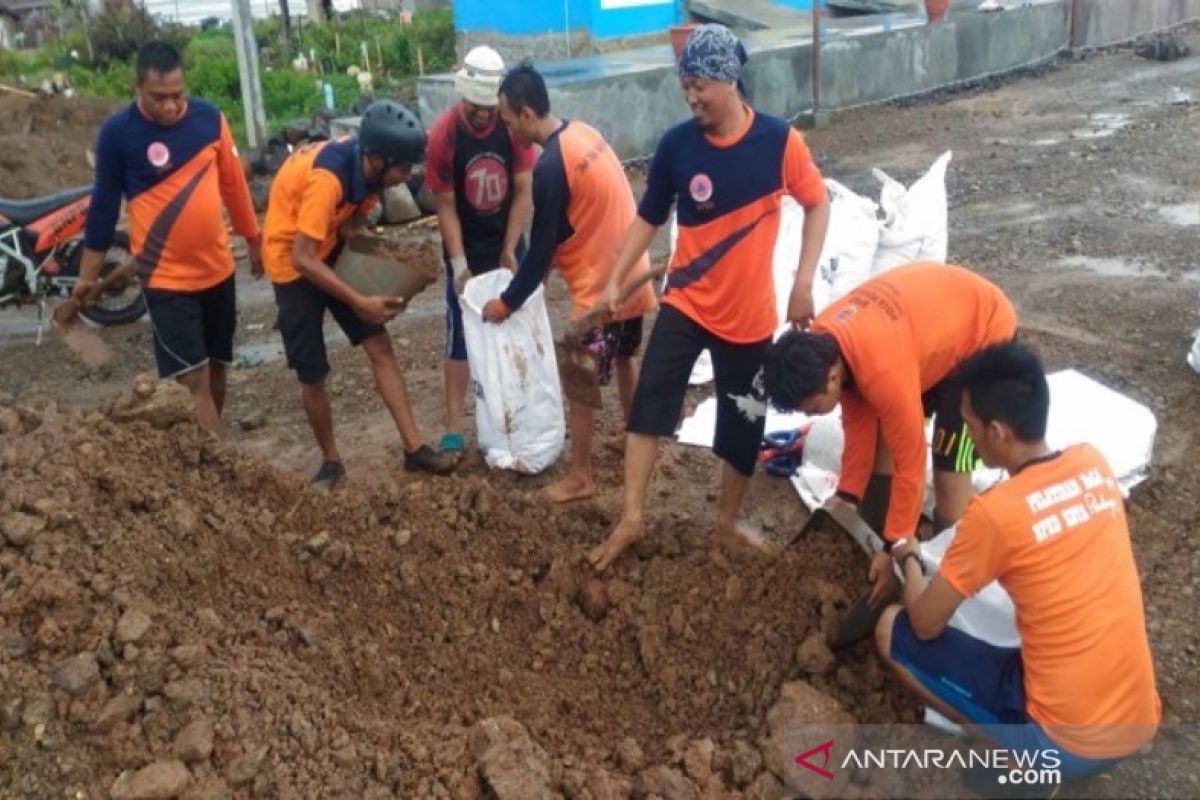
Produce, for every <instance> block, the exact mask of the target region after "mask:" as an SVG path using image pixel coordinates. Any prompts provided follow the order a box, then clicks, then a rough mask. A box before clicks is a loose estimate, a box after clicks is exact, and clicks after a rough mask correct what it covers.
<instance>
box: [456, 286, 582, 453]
mask: <svg viewBox="0 0 1200 800" xmlns="http://www.w3.org/2000/svg"><path fill="white" fill-rule="evenodd" d="M511 280H512V273H511V272H509V271H508V270H506V269H498V270H494V271H492V272H487V273H484V274H483V275H480V276H478V277H476V278H472V279H471V280H469V281H467V285H466V287H465V288H464V290H463V297H462V309H463V336H464V338H465V339H466V343H467V359H468V362H469V363H470V365H471V382H472V384H473V385H474V389H475V422H476V424H477V427H478V436H479V447H480V449H482V450H483V454H484V458H485V460H486V461H487V464H488V466H489V467H493V468H499V469H511V470H514V471H516V472H522V473H525V474H528V475H534V474H537V473H538V472H541V471H542V470H544V469H545V468H546V467H548V466H550V465H551V464H553V463H554V462H555V461H557V460H558V456H559V454H560V453H562V449H563V441H564V439H565V438H566V424H565V421H564V419H563V399H562V387H561V384H560V383H559V379H558V362H557V361H555V357H554V336H553V333H552V332H551V330H550V318H549V317H548V316H547V315H546V303H545V299H544V294H543V290H542V287H540V286H539V287H538V289H537V291H535V292H534V293H533V294H532V295H530V297H529V299H528V300H526V301H525V304H524V305H523V306H521V308H519V309H517V311H516V312H515V313H514V314H513V315H512V316H511V317H509V318H508V319H507V320H505V321H504V322H502V323H500V324H498V325H495V324H491V323H486V322H484V321H483V316H482V312H483V307H484V306H485V305H486V304H487V302H488V301H489V300H491V299H492V298H494V297H498V296H499V295H500V293H501V292H503V291H504V289H505V288H506V287H507V286H508V284H509V282H510V281H511Z"/></svg>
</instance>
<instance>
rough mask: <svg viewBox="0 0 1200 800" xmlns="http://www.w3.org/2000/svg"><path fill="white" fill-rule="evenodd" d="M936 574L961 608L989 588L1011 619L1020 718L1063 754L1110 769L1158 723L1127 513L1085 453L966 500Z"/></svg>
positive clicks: (1090, 450) (1059, 457)
mask: <svg viewBox="0 0 1200 800" xmlns="http://www.w3.org/2000/svg"><path fill="white" fill-rule="evenodd" d="M939 574H940V575H941V576H942V578H943V579H944V580H945V581H946V582H947V583H949V584H950V586H952V587H953V588H954V590H955V591H956V592H958V593H959V594H961V595H962V596H963V597H971V596H972V595H974V594H975V593H976V592H978V591H979V590H981V589H982V588H983V587H984V586H986V585H987V584H989V583H991V582H992V581H993V580H998V581H999V582H1000V585H1001V586H1003V587H1004V590H1005V591H1006V592H1008V594H1009V596H1010V597H1011V598H1012V601H1013V605H1014V606H1015V608H1016V622H1017V632H1018V633H1019V634H1020V636H1021V665H1022V670H1023V672H1024V679H1025V703H1026V711H1027V713H1028V714H1029V716H1030V717H1032V718H1033V719H1034V720H1036V721H1037V723H1038V724H1039V725H1040V726H1041V727H1042V729H1043V730H1044V731H1045V732H1046V734H1047V735H1048V736H1049V737H1050V738H1051V739H1052V740H1054V741H1055V742H1057V743H1058V744H1060V745H1062V746H1063V747H1064V748H1066V749H1067V751H1068V752H1070V753H1073V754H1075V755H1079V756H1083V757H1085V758H1094V759H1105V758H1119V757H1122V756H1126V755H1129V754H1130V753H1133V752H1135V751H1136V750H1138V749H1139V748H1141V747H1142V746H1143V745H1145V744H1146V743H1147V742H1149V741H1150V740H1151V739H1152V738H1153V737H1154V733H1155V730H1156V728H1157V726H1158V723H1159V721H1160V719H1161V716H1162V706H1161V703H1160V701H1159V697H1158V692H1157V691H1156V689H1155V684H1154V663H1153V661H1152V659H1151V656H1150V645H1149V643H1148V642H1147V639H1146V623H1145V616H1144V611H1143V608H1142V590H1141V585H1140V584H1139V582H1138V572H1137V566H1136V564H1135V563H1134V560H1133V547H1132V545H1131V543H1130V539H1129V523H1128V521H1127V519H1126V517H1125V504H1124V501H1123V499H1122V497H1121V492H1120V488H1119V487H1118V486H1117V482H1116V480H1115V479H1114V478H1113V474H1112V470H1111V469H1110V468H1109V466H1108V463H1107V462H1106V461H1105V460H1104V457H1103V456H1102V455H1100V453H1099V452H1098V451H1097V450H1096V449H1095V448H1094V447H1092V446H1090V445H1086V444H1084V445H1076V446H1074V447H1070V448H1067V449H1066V450H1064V451H1062V452H1061V453H1057V454H1051V455H1050V456H1049V457H1044V458H1040V459H1037V460H1035V461H1034V462H1033V463H1030V464H1027V465H1026V466H1025V467H1023V468H1022V469H1020V470H1019V471H1018V472H1017V473H1016V474H1015V475H1013V476H1012V477H1011V478H1009V479H1008V480H1006V481H1004V482H1003V483H1000V484H998V485H997V486H995V487H993V488H992V489H991V490H989V491H987V492H985V493H984V494H982V495H979V496H978V497H976V498H974V499H973V500H972V501H971V503H970V504H969V505H968V506H967V510H966V512H965V513H964V514H963V518H962V520H961V521H960V522H959V523H958V530H957V532H956V533H955V536H954V541H953V542H951V544H950V547H949V549H948V550H947V552H946V555H945V557H944V558H943V559H942V563H941V567H940V568H939Z"/></svg>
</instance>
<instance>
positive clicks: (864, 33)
mask: <svg viewBox="0 0 1200 800" xmlns="http://www.w3.org/2000/svg"><path fill="white" fill-rule="evenodd" d="M1070 9H1071V2H1070V0H1029V2H1027V3H1026V4H1024V5H1022V6H1018V7H1015V8H1009V9H1007V10H1005V11H1002V12H997V13H981V12H978V11H975V10H974V9H973V8H968V9H962V7H961V6H957V7H956V8H955V12H954V13H952V14H951V16H950V17H949V18H948V19H947V20H946V21H944V22H942V23H940V24H938V25H928V24H926V21H925V19H924V14H923V13H916V14H899V13H897V14H890V15H887V16H886V18H862V17H860V18H847V19H843V20H830V21H829V24H828V29H829V33H828V37H827V39H826V40H825V43H824V45H823V47H822V51H821V108H822V109H826V110H833V109H839V108H849V107H852V106H856V105H862V104H865V103H875V102H880V101H885V100H891V99H895V98H899V97H905V96H911V95H914V94H920V93H922V92H927V91H930V90H933V89H938V88H942V87H946V86H951V85H954V84H957V83H961V82H966V81H971V80H976V79H979V78H983V77H986V76H989V75H994V74H999V73H1003V72H1008V71H1011V70H1014V69H1017V68H1020V67H1022V66H1026V65H1031V64H1036V63H1039V62H1043V61H1046V60H1048V59H1051V58H1053V57H1055V56H1056V55H1057V54H1058V53H1060V52H1061V51H1062V50H1063V49H1064V48H1065V47H1066V46H1067V44H1068V41H1069V36H1070V23H1071V19H1070ZM1197 17H1200V0H1080V18H1079V24H1080V28H1079V31H1080V34H1081V37H1082V38H1081V44H1084V45H1102V44H1107V43H1111V42H1114V41H1122V40H1128V39H1131V38H1134V37H1136V36H1137V35H1138V34H1140V33H1145V32H1148V31H1152V30H1156V29H1161V28H1164V27H1169V26H1171V25H1174V24H1177V23H1179V22H1182V21H1185V20H1187V19H1191V18H1197ZM745 42H746V46H747V49H748V50H749V51H750V62H749V64H748V66H747V73H746V84H747V86H748V88H749V90H750V92H751V94H752V97H753V101H754V104H755V106H757V107H758V108H761V109H763V110H764V111H767V112H768V113H772V114H776V115H779V116H783V117H787V118H792V117H795V116H796V115H797V114H800V113H802V112H805V111H808V110H810V109H811V105H812V69H811V64H812V43H811V39H810V37H809V36H808V35H807V32H804V31H791V30H786V29H784V30H778V29H777V30H765V31H758V32H755V33H751V34H747V35H746V37H745ZM539 68H540V69H542V71H543V74H544V75H545V76H546V79H547V85H548V86H549V89H550V100H551V104H552V105H553V107H554V111H555V113H557V114H558V115H559V116H564V117H572V118H577V119H582V120H585V121H587V122H588V123H590V124H592V125H594V126H595V127H597V128H598V129H599V130H600V131H601V132H602V133H603V134H604V135H605V137H606V138H608V140H609V142H611V143H612V145H613V147H614V149H616V151H617V153H618V155H620V156H621V158H623V159H635V158H640V157H644V156H648V155H650V154H652V153H653V151H654V147H655V145H656V144H657V142H658V140H659V138H660V137H661V136H662V133H663V132H664V131H665V130H666V129H667V128H668V127H670V126H671V125H673V124H674V123H676V122H679V121H680V120H683V119H686V118H687V116H688V112H687V108H686V107H685V105H684V103H683V98H682V96H681V94H680V91H679V82H678V80H677V78H676V75H675V67H674V59H673V56H672V54H671V51H670V48H669V47H666V46H657V47H651V48H641V49H638V50H630V51H624V52H620V53H613V54H610V55H606V56H590V57H587V58H581V59H572V60H567V61H550V62H544V63H543V62H539ZM418 94H419V107H420V112H421V116H422V118H423V119H425V120H426V122H427V123H429V122H431V121H432V119H433V117H434V116H435V115H436V114H437V113H438V112H440V111H442V110H444V109H445V108H447V107H449V106H450V105H452V104H453V103H454V102H456V100H457V98H456V97H455V95H454V91H453V85H452V83H451V82H450V81H449V79H448V77H445V76H435V77H432V78H426V79H423V80H422V81H421V83H420V84H419V91H418Z"/></svg>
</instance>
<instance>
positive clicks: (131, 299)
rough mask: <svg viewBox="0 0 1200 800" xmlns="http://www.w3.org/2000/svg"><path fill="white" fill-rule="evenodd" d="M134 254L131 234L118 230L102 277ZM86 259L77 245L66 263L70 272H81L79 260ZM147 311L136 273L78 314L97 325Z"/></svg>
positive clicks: (126, 320) (116, 322)
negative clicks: (130, 246) (131, 248)
mask: <svg viewBox="0 0 1200 800" xmlns="http://www.w3.org/2000/svg"><path fill="white" fill-rule="evenodd" d="M132 258H133V254H132V253H130V252H129V236H128V235H127V234H125V233H123V232H120V231H118V232H117V233H116V235H115V236H114V237H113V242H112V245H111V246H110V247H109V248H108V252H107V253H105V254H104V264H103V265H102V266H101V267H100V277H101V278H104V277H105V276H106V275H108V274H109V273H110V272H112V271H113V270H114V269H116V268H117V267H119V266H121V265H122V264H124V263H126V262H127V261H129V260H130V259H132ZM82 259H83V248H82V247H76V248H75V250H74V251H73V252H72V253H71V256H70V259H69V261H68V264H67V272H68V274H75V275H78V274H79V263H80V261H81V260H82ZM145 313H146V298H145V296H144V295H143V294H142V287H141V284H140V283H139V282H138V279H137V278H136V277H135V276H132V275H131V276H130V277H128V278H126V279H125V280H122V281H118V282H117V283H115V284H113V285H112V286H110V287H109V288H108V290H107V291H106V292H105V293H104V296H103V297H101V298H100V301H99V302H98V303H96V305H94V306H92V307H91V308H84V309H80V310H79V315H80V316H81V317H83V318H84V319H86V320H89V321H91V322H94V323H96V324H97V325H104V326H110V325H126V324H128V323H130V322H133V321H135V320H137V319H140V318H141V316H142V315H143V314H145Z"/></svg>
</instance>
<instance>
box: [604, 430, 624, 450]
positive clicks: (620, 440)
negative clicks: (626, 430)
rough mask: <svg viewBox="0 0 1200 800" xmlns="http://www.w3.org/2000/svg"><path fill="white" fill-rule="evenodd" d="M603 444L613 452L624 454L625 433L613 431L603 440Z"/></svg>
mask: <svg viewBox="0 0 1200 800" xmlns="http://www.w3.org/2000/svg"><path fill="white" fill-rule="evenodd" d="M604 446H605V447H607V448H608V449H609V450H612V451H613V452H614V453H620V454H621V455H625V434H623V433H614V434H613V435H612V436H609V437H608V438H607V439H605V440H604Z"/></svg>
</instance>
